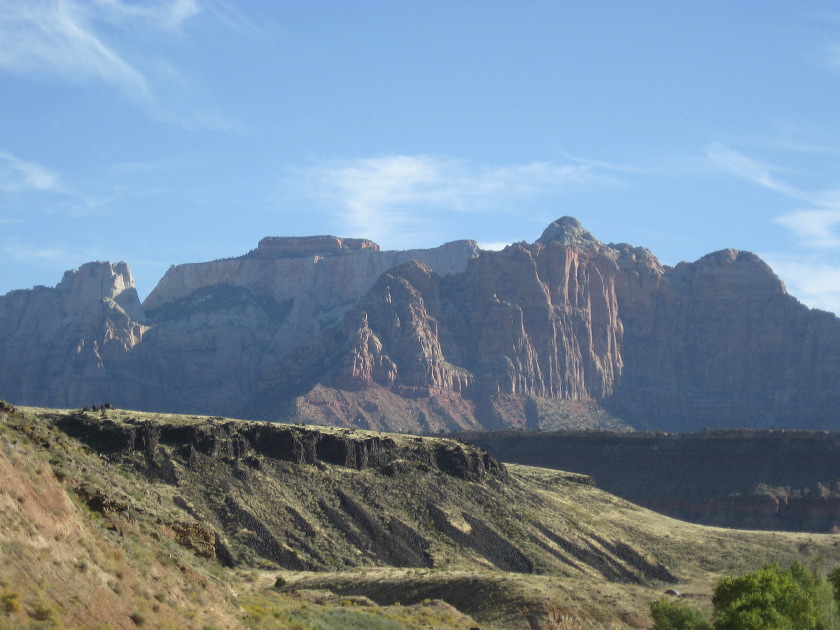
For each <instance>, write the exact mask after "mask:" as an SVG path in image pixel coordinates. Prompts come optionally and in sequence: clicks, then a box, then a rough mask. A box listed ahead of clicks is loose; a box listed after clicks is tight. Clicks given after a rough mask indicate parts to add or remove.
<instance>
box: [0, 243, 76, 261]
mask: <svg viewBox="0 0 840 630" xmlns="http://www.w3.org/2000/svg"><path fill="white" fill-rule="evenodd" d="M0 251H2V252H3V254H4V255H5V256H6V257H8V258H11V259H12V260H17V261H21V262H41V263H54V264H56V263H59V266H61V265H64V266H66V264H67V262H66V261H69V260H71V259H72V256H70V255H69V254H68V252H66V251H65V250H63V249H61V248H47V247H37V246H33V245H32V244H25V243H18V242H14V241H9V240H7V241H6V242H5V243H3V246H2V248H0Z"/></svg>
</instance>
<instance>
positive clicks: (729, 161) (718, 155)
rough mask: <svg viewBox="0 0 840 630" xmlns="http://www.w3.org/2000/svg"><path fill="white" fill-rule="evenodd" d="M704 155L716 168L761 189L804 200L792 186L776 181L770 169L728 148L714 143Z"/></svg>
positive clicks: (800, 193)
mask: <svg viewBox="0 0 840 630" xmlns="http://www.w3.org/2000/svg"><path fill="white" fill-rule="evenodd" d="M706 155H707V156H708V158H709V159H710V160H711V161H712V163H713V164H714V165H715V166H717V167H718V168H720V169H722V170H724V171H726V172H728V173H730V174H732V175H735V176H736V177H740V178H742V179H746V180H747V181H749V182H752V183H753V184H757V185H758V186H761V187H762V188H767V189H769V190H773V191H775V192H778V193H782V194H783V195H787V196H789V197H793V198H796V199H805V198H806V196H805V195H803V194H802V192H801V191H799V190H797V189H796V188H794V187H793V186H791V185H789V184H787V183H785V182H783V181H781V180H779V179H776V178H775V177H774V176H773V175H772V174H771V172H770V171H771V169H770V168H769V167H767V166H765V165H763V164H760V163H759V162H756V161H755V160H753V159H751V158H749V157H747V156H745V155H743V154H741V153H738V152H737V151H734V150H732V149H730V148H729V147H727V146H725V145H723V144H720V143H714V144H710V145H708V146H707V147H706Z"/></svg>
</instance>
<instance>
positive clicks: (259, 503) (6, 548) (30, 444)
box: [0, 409, 840, 629]
mask: <svg viewBox="0 0 840 630" xmlns="http://www.w3.org/2000/svg"><path fill="white" fill-rule="evenodd" d="M62 414H63V412H60V411H56V410H35V409H25V410H22V413H21V412H19V413H16V414H6V417H5V418H3V419H2V420H1V421H0V545H2V547H0V549H2V564H0V605H2V610H0V626H3V624H5V626H10V627H18V626H19V627H28V625H29V624H54V625H56V626H60V625H64V626H67V627H92V626H96V625H97V624H99V625H107V626H108V627H112V628H136V627H138V626H139V625H143V626H144V627H153V628H181V627H184V626H187V627H191V628H208V629H209V628H219V629H222V628H241V627H245V628H267V627H278V628H283V627H286V628H298V629H300V628H340V627H381V628H397V627H399V628H411V629H414V628H418V629H419V628H431V627H440V628H448V627H451V628H457V627H462V628H463V627H470V625H469V624H472V623H474V622H473V621H472V620H473V619H474V620H475V622H476V623H477V624H478V625H480V626H481V627H482V628H545V629H549V628H624V627H637V628H642V627H647V626H648V625H649V624H650V618H649V615H648V605H649V603H650V602H651V601H653V600H655V599H658V598H659V597H660V595H661V593H662V591H663V590H664V589H665V588H668V587H669V586H671V585H672V584H671V583H670V582H666V581H663V579H661V578H662V577H663V576H665V575H666V574H665V573H662V574H660V573H657V572H658V571H660V569H661V570H664V571H665V572H667V575H671V576H673V580H674V583H673V586H675V587H676V588H678V589H679V590H680V591H682V592H684V593H686V594H687V595H688V596H689V597H690V598H692V601H693V602H694V603H695V604H696V605H698V606H699V607H704V606H708V599H709V596H710V593H711V591H712V589H713V587H714V584H715V582H716V580H717V579H719V578H720V577H722V576H724V575H728V574H734V573H741V572H744V571H747V570H752V569H755V568H757V567H759V566H760V565H761V564H763V563H764V562H767V561H770V560H776V561H779V562H780V563H782V564H788V563H790V562H792V561H794V560H800V561H804V562H806V563H809V562H815V561H817V560H818V559H820V558H822V559H824V564H825V566H826V567H827V568H833V567H834V566H837V565H838V564H840V547H838V545H837V543H836V541H835V537H833V536H830V535H816V534H790V533H766V532H744V531H734V530H725V529H717V528H708V527H701V526H696V525H691V524H688V523H684V522H680V521H675V520H672V519H668V518H666V517H663V516H661V515H659V514H655V513H653V512H650V511H648V510H644V509H641V508H639V507H637V506H634V505H632V504H630V503H627V502H626V501H623V500H620V499H618V498H616V497H614V496H611V495H608V494H606V493H605V492H603V491H600V490H598V489H596V488H593V487H590V486H586V485H582V484H580V483H575V482H574V478H573V477H571V476H569V475H567V474H565V473H561V472H558V471H554V470H545V469H536V468H529V467H524V466H509V467H508V468H509V472H510V480H509V481H508V482H506V483H502V482H499V481H498V480H493V479H490V480H487V481H485V482H481V483H478V482H471V481H465V480H463V479H456V478H454V477H452V476H449V475H446V474H443V473H441V472H440V471H438V470H434V469H429V468H428V467H422V466H416V465H414V464H412V463H411V462H407V463H406V464H405V466H404V467H402V468H401V469H400V470H401V471H402V472H401V473H400V474H397V475H391V476H389V475H385V474H383V473H381V472H380V471H378V470H375V469H369V470H362V471H359V470H355V469H350V468H343V467H340V466H332V465H323V464H319V465H302V464H293V463H291V462H287V461H272V460H270V458H263V459H262V460H261V461H260V464H259V467H258V468H257V469H255V468H248V467H245V466H243V465H242V463H241V462H238V461H222V460H214V459H213V458H209V457H206V456H198V457H194V458H193V459H192V460H190V462H187V461H186V460H184V459H182V458H179V457H180V456H179V455H178V454H177V453H176V452H175V451H176V450H177V449H174V448H173V447H172V446H170V445H161V446H160V447H159V452H158V453H157V454H156V455H155V457H156V458H158V457H160V458H163V459H165V460H166V461H171V462H172V466H173V467H174V468H173V469H174V470H175V472H176V473H177V482H174V483H173V482H164V481H161V480H160V479H156V478H151V477H149V474H150V473H149V472H148V471H149V468H148V461H147V460H145V459H144V457H143V456H141V455H139V454H136V453H135V454H128V455H124V456H119V457H111V458H110V459H109V460H105V459H102V458H101V457H99V455H98V454H97V453H95V452H93V451H92V450H91V449H90V448H88V447H87V446H85V445H84V444H82V443H80V442H78V441H77V440H75V439H72V438H70V437H68V436H67V435H65V434H64V433H62V432H61V431H59V430H57V428H56V422H57V421H58V420H59V419H60V418H61V416H62ZM106 415H107V417H108V418H109V419H112V420H114V421H115V422H120V421H128V420H129V419H131V420H134V421H138V420H139V421H145V422H167V423H171V424H175V423H177V424H181V425H189V424H195V423H203V422H207V421H208V420H212V419H207V418H201V417H196V416H190V417H184V416H178V417H176V416H166V415H161V414H140V413H134V412H125V411H108V412H107V414H106ZM312 430H315V429H312ZM324 431H325V432H329V433H336V434H341V435H346V434H347V430H346V429H324ZM352 433H353V434H355V435H358V436H372V435H374V434H373V433H369V432H362V431H354V432H352ZM394 439H396V440H400V441H405V443H406V444H409V445H410V444H419V443H418V442H416V441H415V438H414V437H412V436H405V435H402V436H394ZM162 461H163V460H162ZM342 496H346V497H349V498H350V499H342V498H341V497H342ZM91 497H99V499H97V500H99V503H96V501H92V500H91ZM100 499H101V500H100ZM348 501H349V502H348ZM430 503H432V504H434V508H435V509H431V508H430V507H429V504H430ZM91 505H98V506H99V507H97V508H96V509H92V508H91ZM232 506H233V507H232ZM236 506H239V507H237V508H236V509H240V510H246V511H247V512H248V514H249V515H250V516H249V518H250V519H251V520H248V518H244V517H243V516H242V514H241V513H236V510H235V509H234V507H236ZM325 506H326V507H325ZM330 514H331V515H332V518H333V520H332V521H331V520H330V518H328V515H330ZM391 518H396V519H399V521H400V522H401V523H403V524H404V525H405V526H407V527H409V528H410V529H411V530H412V531H414V532H415V533H416V534H417V535H418V536H419V537H421V538H422V539H423V540H424V541H425V542H426V544H427V547H426V553H427V554H428V557H429V559H430V566H413V567H396V566H393V565H389V561H388V560H387V557H386V556H384V555H382V554H383V550H382V549H379V548H378V547H376V537H377V536H380V535H381V533H377V532H379V530H377V529H376V528H377V526H378V527H380V528H381V530H382V531H386V532H391V531H397V530H393V529H388V528H389V527H391V526H392V522H391V520H390V519H391ZM342 519H343V520H342ZM341 523H343V525H342V527H344V528H345V529H344V530H342V529H340V528H339V526H338V524H341ZM179 524H180V525H179ZM183 524H195V525H199V526H201V527H204V528H207V529H208V530H212V531H214V532H216V533H218V534H219V535H220V537H221V539H222V540H223V541H224V542H225V543H226V544H227V546H228V548H229V549H230V551H231V553H232V554H233V556H234V559H235V561H236V564H237V566H236V568H234V569H230V568H225V567H223V566H221V565H220V564H219V562H218V561H217V560H216V559H214V558H204V557H201V556H199V555H197V554H196V553H195V549H196V547H195V546H194V541H192V542H191V541H190V540H189V539H185V538H184V535H183V531H184V527H183ZM259 527H264V529H265V530H266V531H267V532H268V533H269V534H270V537H269V538H265V539H264V540H263V543H265V540H270V539H271V538H273V539H274V540H275V541H276V542H277V543H278V545H279V546H280V548H282V549H284V550H285V551H286V552H288V553H289V554H291V555H289V556H288V557H296V558H299V559H301V560H303V561H305V562H306V563H308V564H309V565H311V567H310V568H317V569H318V570H317V571H314V570H306V571H291V570H288V569H282V566H281V565H280V564H278V561H277V559H275V560H272V559H271V558H270V557H267V556H266V555H261V551H260V545H259V544H255V541H256V542H257V543H259V541H260V539H259V536H260V535H261V534H260V531H259ZM179 531H180V532H182V534H181V535H179V534H178V532H179ZM265 536H268V534H265ZM191 545H192V546H191ZM494 545H495V546H496V547H500V548H501V551H499V549H498V548H497V549H494ZM385 546H386V547H387V545H385ZM511 550H515V551H517V552H519V553H520V554H521V555H522V556H523V557H525V558H527V560H528V561H529V562H530V563H531V565H532V566H531V570H530V571H523V572H511V571H504V570H501V569H500V568H499V566H500V565H504V564H505V563H513V564H516V562H518V560H517V558H518V556H516V555H515V554H513V551H511ZM658 575H659V576H660V577H659V578H657V576H658ZM278 576H281V577H282V578H283V579H284V580H285V581H286V587H285V589H283V591H282V592H281V591H278V590H276V589H275V588H274V584H275V582H276V580H277V577H278ZM5 626H4V627H5Z"/></svg>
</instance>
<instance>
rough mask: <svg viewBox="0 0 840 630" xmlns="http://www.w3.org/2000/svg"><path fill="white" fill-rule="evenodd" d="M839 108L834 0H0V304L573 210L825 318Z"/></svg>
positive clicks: (589, 221)
mask: <svg viewBox="0 0 840 630" xmlns="http://www.w3.org/2000/svg"><path fill="white" fill-rule="evenodd" d="M838 112H840V6H838V5H837V3H836V2H818V1H811V2H807V3H803V2H792V1H791V2H778V1H776V2H773V1H758V0H754V1H746V0H742V1H740V2H731V1H727V2H715V1H703V2H700V1H696V2H671V1H667V2H664V1H663V2H651V1H645V0H638V1H635V0H634V1H630V0H625V1H621V2H618V1H614V2H609V1H600V2H591V1H588V0H586V1H585V0H579V1H555V2H539V1H519V0H517V1H514V0H510V1H508V2H496V1H492V0H489V1H481V2H479V1H477V0H462V1H453V0H446V1H436V0H424V1H422V2H418V1H413V2H407V1H406V2H403V1H398V0H389V1H383V2H374V1H361V0H360V1H358V2H352V1H346V0H342V1H336V2H325V1H324V2H321V1H317V0H313V1H307V2H299V1H297V0H295V1H291V0H290V1H280V0H277V1H263V0H260V1H258V0H252V1H240V2H233V1H232V0H228V1H226V0H159V1H155V0H149V1H143V2H141V1H139V0H138V1H136V2H129V1H128V0H90V1H82V0H62V1H56V0H50V1H46V0H45V1H39V0H27V1H26V2H21V1H18V0H0V294H3V293H5V292H7V291H9V290H12V289H18V288H29V287H31V286H34V285H36V284H44V285H48V286H53V285H55V284H56V283H57V282H58V281H59V280H60V278H61V275H62V273H63V272H64V270H66V269H71V268H75V267H78V266H79V265H81V264H83V263H85V262H87V261H90V260H113V261H117V260H125V261H126V262H128V263H129V265H130V267H131V269H132V271H133V273H134V276H135V280H136V283H137V286H138V290H139V291H140V294H141V296H145V295H146V294H147V293H148V292H149V291H150V290H151V289H152V288H153V286H154V285H155V283H156V282H157V281H158V280H159V279H160V277H161V276H162V275H163V273H164V272H165V271H166V269H167V268H168V267H169V265H170V264H174V263H183V262H195V261H204V260H212V259H215V258H222V257H228V256H236V255H239V254H242V253H245V252H246V251H248V250H249V249H252V248H253V247H255V246H256V243H257V241H258V240H259V239H260V238H261V237H263V236H267V235H275V236H292V235H309V234H335V235H338V236H354V237H367V238H371V239H373V240H375V241H376V242H378V243H379V244H380V245H381V246H382V247H383V248H386V249H402V248H409V247H431V246H435V245H438V244H441V243H443V242H446V241H450V240H455V239H462V238H471V239H475V240H477V241H479V242H480V243H482V244H484V245H486V246H494V247H496V246H499V244H501V243H507V242H513V241H519V240H525V241H528V242H531V241H534V240H536V239H537V238H538V237H539V235H540V233H541V232H542V230H543V229H544V227H545V226H546V225H547V224H548V223H550V222H551V221H552V220H554V219H556V218H558V217H560V216H563V215H572V216H576V217H577V218H579V219H580V220H581V221H582V222H583V224H584V225H585V226H586V227H587V228H588V229H589V230H590V231H592V232H593V233H594V234H595V235H596V236H597V237H598V238H600V239H601V240H603V241H607V242H611V241H612V242H629V243H632V244H634V245H642V246H645V247H647V248H649V249H650V250H652V251H653V252H654V253H655V254H656V255H657V256H658V257H659V258H660V260H662V261H663V262H664V263H666V264H670V265H673V264H676V263H678V262H679V261H680V260H695V259H697V258H699V257H700V256H702V255H704V254H706V253H709V252H712V251H715V250H718V249H723V248H726V247H732V248H736V249H745V250H750V251H754V252H756V253H758V254H759V255H761V256H762V257H763V258H764V259H765V260H767V261H768V262H769V263H770V264H771V266H773V268H774V269H775V270H776V272H777V273H778V274H779V275H780V276H781V277H782V279H783V280H784V281H785V283H786V284H787V287H788V290H789V291H790V292H791V293H792V294H793V295H795V296H797V297H798V298H799V299H800V300H802V301H803V302H805V303H806V304H808V305H809V306H816V307H820V308H824V309H827V310H834V311H835V312H840V114H838Z"/></svg>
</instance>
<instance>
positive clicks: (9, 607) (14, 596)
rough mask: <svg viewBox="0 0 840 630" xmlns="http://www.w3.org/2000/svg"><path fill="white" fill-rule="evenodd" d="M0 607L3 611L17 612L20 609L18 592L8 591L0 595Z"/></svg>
mask: <svg viewBox="0 0 840 630" xmlns="http://www.w3.org/2000/svg"><path fill="white" fill-rule="evenodd" d="M0 608H2V610H3V612H5V613H13V612H18V611H19V610H20V609H21V605H20V593H18V592H17V591H10V592H6V593H3V594H2V595H0Z"/></svg>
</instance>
